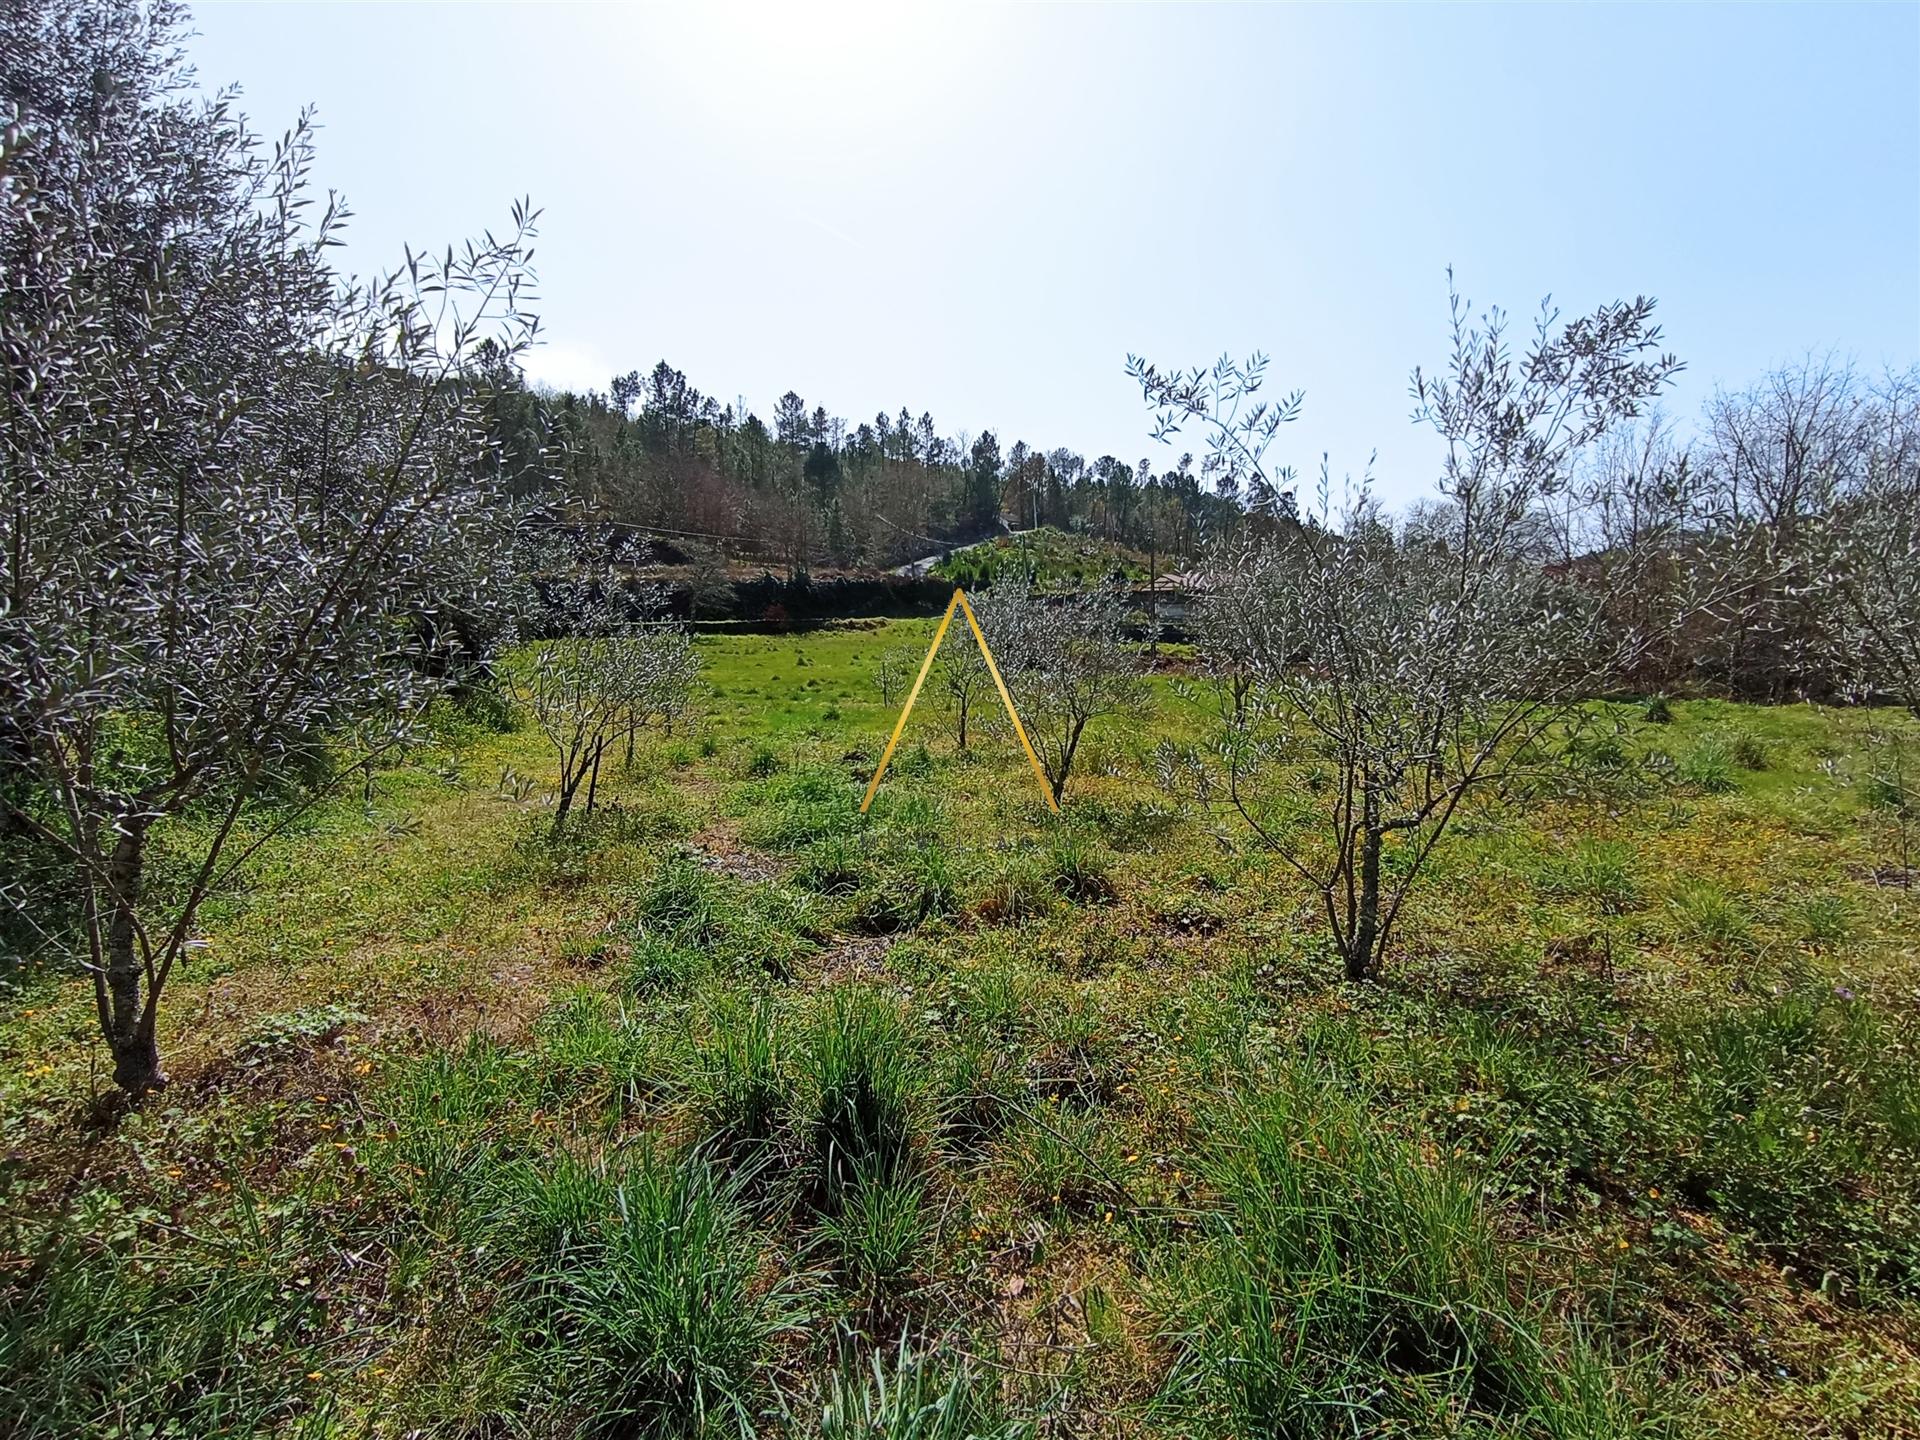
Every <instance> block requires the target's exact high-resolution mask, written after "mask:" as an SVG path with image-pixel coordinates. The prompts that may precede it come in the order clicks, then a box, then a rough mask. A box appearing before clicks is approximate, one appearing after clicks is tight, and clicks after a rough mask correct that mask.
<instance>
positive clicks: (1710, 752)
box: [1674, 735, 1738, 795]
mask: <svg viewBox="0 0 1920 1440" xmlns="http://www.w3.org/2000/svg"><path fill="white" fill-rule="evenodd" d="M1736 763H1737V762H1736V760H1735V759H1734V753H1733V747H1732V746H1731V745H1729V744H1728V743H1727V740H1726V737H1725V736H1722V735H1704V736H1702V737H1701V738H1700V739H1699V740H1697V741H1695V742H1694V744H1693V746H1692V748H1691V749H1689V750H1688V751H1687V753H1686V754H1684V755H1682V756H1681V757H1680V760H1679V763H1678V764H1677V765H1676V766H1675V769H1674V773H1675V775H1676V776H1677V777H1678V778H1679V780H1680V781H1681V783H1682V784H1685V785H1690V786H1692V787H1693V788H1694V789H1695V790H1698V791H1700V792H1701V793H1702V794H1703V795H1724V794H1726V793H1727V792H1728V791H1730V790H1733V789H1735V788H1736V786H1737V783H1738V782H1737V781H1736V780H1735V779H1734V767H1735V765H1736Z"/></svg>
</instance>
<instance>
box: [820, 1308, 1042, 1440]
mask: <svg viewBox="0 0 1920 1440" xmlns="http://www.w3.org/2000/svg"><path fill="white" fill-rule="evenodd" d="M1034 1433H1035V1430H1034V1426H1033V1425H1032V1424H1031V1423H1029V1422H1025V1421H1019V1420H1014V1419H1011V1418H1009V1417H1008V1415H1007V1412H1006V1410H1005V1409H1004V1407H1003V1406H1002V1405H1001V1403H1000V1396H999V1393H998V1387H997V1386H996V1385H995V1384H994V1383H993V1381H992V1380H990V1379H984V1378H982V1377H981V1375H980V1374H979V1373H978V1372H977V1371H976V1370H975V1369H974V1367H973V1366H972V1365H971V1364H970V1363H968V1362H967V1361H965V1360H950V1359H947V1358H946V1357H944V1356H942V1355H941V1354H940V1353H939V1352H938V1351H936V1350H921V1351H918V1352H916V1351H915V1350H914V1349H913V1348H912V1346H911V1345H910V1343H909V1342H908V1339H907V1337H906V1336H905V1335H904V1334H903V1335H902V1336H901V1337H900V1346H899V1349H898V1350H896V1351H895V1352H894V1353H893V1354H892V1355H886V1354H884V1353H882V1354H876V1355H874V1356H873V1358H872V1360H871V1362H870V1364H869V1368H868V1369H867V1371H866V1372H865V1373H862V1372H861V1371H858V1370H853V1371H843V1372H841V1373H840V1374H839V1375H837V1376H835V1377H834V1381H833V1384H832V1388H831V1389H830V1390H829V1391H828V1393H827V1396H826V1400H825V1403H824V1404H823V1405H822V1406H821V1408H820V1440H1031V1437H1032V1436H1033V1435H1034Z"/></svg>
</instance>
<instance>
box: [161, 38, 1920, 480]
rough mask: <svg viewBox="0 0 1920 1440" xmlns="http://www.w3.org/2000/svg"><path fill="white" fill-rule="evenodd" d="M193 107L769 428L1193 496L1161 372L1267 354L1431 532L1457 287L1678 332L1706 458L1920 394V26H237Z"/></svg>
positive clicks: (372, 241) (360, 205)
mask: <svg viewBox="0 0 1920 1440" xmlns="http://www.w3.org/2000/svg"><path fill="white" fill-rule="evenodd" d="M196 26H197V28H198V30H199V31H200V36H199V38H198V39H197V40H196V41H195V42H194V45H193V56H194V59H195V61H196V63H197V64H198V66H199V68H200V72H201V79H202V82H203V83H205V84H208V85H210V86H211V85H214V84H219V83H225V82H230V81H231V82H238V83H239V84H240V85H241V87H242V90H243V94H244V97H245V98H244V101H243V108H244V109H245V110H246V111H247V112H248V113H249V114H250V115H251V116H252V118H253V119H254V121H255V123H256V125H257V126H258V127H259V128H261V129H263V130H269V131H278V130H279V129H280V128H283V127H284V125H285V124H286V123H287V122H288V121H289V120H290V119H291V118H292V117H293V115H294V114H295V112H296V111H297V109H298V107H299V106H300V105H301V104H303V103H307V102H311V103H313V104H314V105H316V106H317V107H318V109H319V115H320V120H321V122H322V125H323V127H324V128H323V129H322V132H321V138H320V163H319V167H318V170H319V179H320V181H321V183H322V184H323V185H328V186H333V187H336V188H338V189H340V190H342V191H344V192H345V193H346V194H347V196H348V197H349V199H350V200H351V202H352V203H353V206H354V208H355V210H356V212H357V219H356V221H355V223H354V226H353V229H352V232H351V237H350V244H349V248H348V250H347V252H346V253H347V260H348V263H349V264H350V265H352V266H353V267H354V268H358V269H367V268H374V267H378V266H383V265H387V264H391V263H394V262H396V261H397V260H398V258H399V255H400V247H401V244H402V242H403V241H410V242H412V243H414V244H415V245H421V244H426V245H441V244H444V243H446V242H447V241H449V240H457V239H459V238H461V237H463V236H465V235H468V234H472V233H476V232H477V231H478V230H479V229H481V228H482V227H485V226H489V225H498V224H500V223H501V222H502V221H503V220H504V217H505V215H506V211H507V207H508V205H509V203H510V202H511V200H512V199H513V198H514V197H516V196H518V195H520V194H523V193H524V194H530V195H531V196H532V197H533V199H534V201H535V203H536V204H538V205H540V206H543V207H544V209H545V212H546V213H545V218H544V220H543V223H542V227H541V229H542V235H541V240H540V244H539V256H538V259H537V262H536V263H537V268H538V270H539V273H540V280H541V285H540V289H541V295H542V304H541V306H540V309H541V313H542V316H543V323H544V327H545V330H546V332H547V335H548V337H549V343H548V345H547V346H546V347H545V349H544V350H543V351H542V352H541V353H539V354H537V355H536V356H535V357H534V359H533V361H532V363H531V365H530V369H531V371H532V372H533V373H534V374H535V375H536V376H539V377H544V378H547V379H549V380H551V381H554V382H556V383H561V384H573V385H576V386H582V385H586V384H594V385H597V386H601V387H604V386H605V384H606V379H607V377H608V376H609V375H611V374H612V373H614V372H615V371H625V370H628V369H633V368H639V369H642V370H644V369H646V368H648V367H650V366H651V365H652V364H653V362H654V361H655V360H657V359H660V358H663V357H664V358H666V359H668V360H671V361H672V362H673V363H674V364H675V365H677V366H679V367H680V368H682V369H684V370H686V371H687V372H688V374H689V376H690V378H691V379H692V380H693V381H694V383H695V384H698V385H699V386H701V388H703V389H705V390H707V391H708V392H709V393H713V394H716V395H718V396H720V397H721V398H723V399H728V400H731V399H732V398H734V397H735V396H744V397H745V398H746V399H747V400H748V402H749V403H750V404H751V405H752V406H753V407H755V408H756V409H758V410H759V411H760V412H761V413H762V415H765V414H767V413H768V412H770V411H771V409H772V405H773V401H774V399H775V398H776V397H777V396H778V395H779V394H780V393H781V392H782V391H784V390H786V389H788V388H792V389H795V390H798V391H799V392H800V393H801V394H802V395H803V396H804V397H805V398H806V399H807V401H808V402H809V404H823V405H825V406H826V407H827V408H828V409H829V410H831V411H833V412H835V413H838V414H842V415H847V416H849V417H852V418H855V419H859V418H866V417H871V416H872V414H873V413H874V412H875V411H876V410H880V409H885V410H887V411H889V412H894V411H897V410H898V409H899V408H900V407H901V406H902V405H903V404H904V405H907V406H909V407H910V408H911V409H912V410H913V412H914V413H915V414H916V415H917V414H918V413H919V412H920V411H922V410H931V411H932V412H933V415H934V418H935V420H936V421H937V422H938V424H939V425H940V427H941V429H942V430H943V431H944V432H946V433H949V434H951V433H954V432H958V431H962V430H965V431H971V432H977V431H979V430H981V429H983V428H989V427H990V428H993V429H994V430H996V431H997V432H998V433H999V435H1000V437H1001V440H1002V443H1003V445H1004V444H1006V443H1010V442H1011V441H1012V440H1014V439H1016V438H1024V439H1026V440H1027V441H1029V442H1030V443H1033V444H1038V445H1045V446H1053V445H1069V446H1071V447H1073V448H1074V449H1077V450H1080V451H1082V452H1083V453H1085V454H1086V455H1087V456H1088V457H1089V458H1092V457H1094V456H1097V455H1099V454H1102V453H1109V452H1110V453H1113V454H1115V455H1118V456H1120V457H1121V458H1123V459H1127V460H1133V459H1137V458H1138V457H1139V456H1141V455H1143V454H1152V455H1153V457H1154V462H1155V464H1156V466H1160V465H1164V464H1167V463H1170V460H1171V458H1172V457H1171V456H1170V455H1168V454H1167V453H1165V452H1163V451H1161V450H1160V449H1159V447H1156V446H1153V445H1152V444H1151V443H1150V442H1149V440H1148V433H1147V432H1148V421H1147V416H1146V413H1145V412H1144V410H1143V409H1142V408H1141V406H1140V403H1139V396H1138V392H1137V390H1135V389H1134V388H1133V387H1132V386H1131V385H1130V384H1129V382H1128V381H1127V379H1126V377H1125V375H1124V374H1123V371H1122V366H1123V363H1124V359H1125V356H1126V354H1127V352H1128V351H1130V350H1131V351H1138V352H1141V353H1143V354H1145V355H1147V356H1148V357H1150V358H1152V359H1154V360H1156V361H1159V362H1161V363H1162V364H1193V363H1200V362H1205V361H1207V360H1209V359H1211V358H1212V357H1213V356H1214V355H1216V354H1218V353H1219V352H1220V351H1222V350H1230V351H1234V352H1236V353H1240V352H1245V351H1247V350H1251V349H1254V348H1260V349H1264V350H1266V351H1268V352H1269V353H1270V354H1271V355H1272V356H1273V364H1272V370H1271V374H1272V377H1273V383H1274V385H1275V386H1276V388H1288V389H1290V388H1294V387H1299V388H1302V389H1304V390H1305V391H1306V397H1307V398H1306V409H1305V413H1304V415H1303V417H1302V419H1301V420H1300V422H1299V423H1298V424H1296V425H1295V426H1294V427H1293V428H1292V430H1291V431H1290V432H1289V433H1287V434H1285V435H1283V437H1282V438H1281V440H1280V441H1279V442H1278V445H1277V448H1276V454H1280V453H1282V452H1284V456H1285V457H1286V458H1288V459H1291V460H1292V461H1293V462H1294V463H1295V464H1296V465H1297V466H1298V467H1299V468H1300V469H1301V470H1303V471H1310V470H1311V469H1313V468H1314V467H1316V466H1317V465H1318V462H1319V456H1320V454H1321V452H1322V451H1328V452H1331V455H1332V464H1333V466H1334V468H1335V470H1336V471H1342V470H1352V471H1358V470H1359V469H1360V468H1362V467H1363V466H1364V465H1365V463H1366V460H1367V457H1368V455H1369V454H1370V453H1372V452H1375V451H1377V452H1378V455H1379V460H1378V462H1377V463H1376V466H1375V471H1376V477H1377V481H1378V483H1379V486H1380V488H1381V490H1382V491H1383V492H1384V493H1385V494H1386V495H1388V496H1389V497H1390V498H1392V499H1395V500H1406V499H1410V498H1412V497H1414V496H1416V495H1419V494H1422V493H1425V492H1426V491H1427V490H1428V489H1429V487H1430V485H1431V481H1432V477H1433V473H1434V446H1433V445H1432V443H1431V442H1430V441H1429V440H1427V439H1426V438H1425V437H1423V435H1422V434H1421V433H1420V432H1419V431H1417V430H1416V429H1414V428H1413V427H1412V426H1410V425H1409V423H1408V418H1407V417H1408V409H1409V402H1408V400H1407V395H1406V382H1407V374H1408V371H1409V370H1410V369H1411V367H1412V366H1413V365H1414V364H1416V363H1425V364H1428V365H1433V364H1435V363H1437V362H1438V361H1439V360H1440V359H1441V358H1442V356H1443V355H1444V353H1445V341H1446V333H1445V325H1446V273H1445V272H1446V267H1447V266H1448V265H1449V264H1451V265H1452V266H1453V267H1454V269H1455V272H1456V274H1457V276H1458V279H1459V283H1460V285H1461V288H1462V290H1463V291H1464V292H1465V293H1466V294H1467V295H1469V296H1470V297H1471V298H1472V299H1473V300H1474V301H1475V302H1477V304H1479V305H1481V306H1484V305H1486V304H1488V303H1498V304H1501V305H1503V306H1505V307H1506V308H1508V309H1509V310H1511V311H1514V312H1516V316H1517V318H1524V317H1525V316H1526V315H1527V314H1529V313H1530V312H1531V311H1532V310H1533V309H1534V308H1535V307H1536V306H1537V305H1538V303H1539V301H1540V299H1541V298H1542V297H1543V296H1545V295H1547V294H1548V293H1551V294H1552V295H1553V296H1554V299H1555V301H1556V302H1557V303H1558V304H1560V305H1561V306H1562V307H1563V308H1564V309H1566V310H1567V311H1569V312H1571V311H1573V310H1576V309H1579V308H1583V307H1590V306H1592V305H1594V304H1596V303H1599V302H1602V301H1605V300H1609V299H1613V298H1616V297H1619V296H1625V295H1632V294H1637V293H1648V294H1652V295H1656V296H1658V297H1659V299H1660V302H1661V304H1660V315H1661V318H1662V320H1663V322H1664V325H1665V329H1666V334H1667V340H1668V343H1669V345H1670V347H1671V348H1672V349H1674V350H1675V351H1677V352H1678V353H1679V355H1680V356H1681V358H1682V359H1684V360H1685V361H1686V362H1687V364H1688V367H1689V368H1688V371H1687V373H1686V375H1685V376H1684V378H1683V380H1682V382H1681V383H1680V384H1679V385H1678V386H1677V387H1676V389H1675V390H1674V392H1673V394H1672V396H1671V398H1670V401H1669V403H1668V406H1667V408H1668V409H1669V411H1670V412H1672V413H1673V414H1675V415H1676V416H1677V417H1679V418H1681V419H1683V420H1686V419H1691V418H1692V417H1693V416H1694V415H1696V414H1697V413H1698V410H1699V408H1700V405H1701V402H1702V401H1703V400H1704V399H1705V398H1706V396H1707V395H1708V394H1710V393H1711V391H1712V389H1713V387H1714V385H1715V384H1716V383H1718V384H1725V385H1728V386H1732V387H1737V386H1740V385H1743V384H1745V383H1747V382H1748V381H1750V380H1752V379H1754V378H1756V377H1757V376H1758V375H1759V374H1760V373H1761V372H1763V371H1764V370H1765V369H1767V368H1768V367H1770V366H1771V365H1773V364H1775V363H1777V362H1780V361H1782V360H1786V359H1791V358H1793V357H1795V356H1797V355H1799V354H1801V353H1803V352H1805V351H1807V350H1809V349H1812V350H1816V351H1823V352H1824V351H1828V350H1832V351H1836V352H1838V353H1839V354H1841V355H1842V356H1845V357H1850V358H1852V359H1853V360H1855V361H1856V362H1857V363H1859V364H1860V365H1861V366H1862V367H1864V368H1868V369H1877V368H1878V367H1880V366H1882V365H1887V364H1891V365H1895V366H1900V367H1904V366H1907V365H1911V364H1913V363H1915V362H1916V360H1920V6H1917V5H1912V4H1903V5H1894V4H1889V5H1880V6H1861V7H1848V6H1843V5H1837V4H1823V5H1818V6H1806V7H1798V6H1764V7H1751V8H1750V7H1743V6H1732V5H1694V6H1686V7H1674V8H1654V7H1651V6H1638V5H1632V6H1629V5H1596V6H1590V7H1583V6H1551V7H1549V6H1542V7H1538V8H1528V7H1521V6H1518V5H1502V6H1492V5H1489V6H1480V7H1457V8H1456V7H1451V6H1437V5H1435V6H1418V7H1408V8H1399V7H1385V6H1382V7H1373V6H1366V7H1362V6H1357V5H1355V6H1273V7H1202V6H1167V7H1147V6H1133V7H1098V6H1091V5H1085V6H1070V7H1039V6H1022V7H1013V8H971V9H963V10H934V9H927V8H919V7H907V6H892V7H884V8H883V7H852V8H846V7H842V8H831V9H820V8H814V9H808V8H804V7H800V6H796V5H787V6H778V7H766V8H759V7H742V8H726V7H721V6H699V7H694V6H683V7H680V8H677V9H673V10H646V9H629V8H621V7H614V6H600V7H566V6H507V5H491V6H465V7H429V6H404V7H402V6H388V7H382V6H371V5H363V6H345V5H335V6H285V5H274V6H266V5H239V4H215V5H202V6H201V7H200V8H199V10H198V11H197V14H196Z"/></svg>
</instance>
